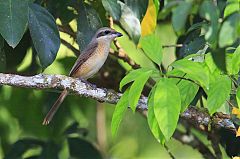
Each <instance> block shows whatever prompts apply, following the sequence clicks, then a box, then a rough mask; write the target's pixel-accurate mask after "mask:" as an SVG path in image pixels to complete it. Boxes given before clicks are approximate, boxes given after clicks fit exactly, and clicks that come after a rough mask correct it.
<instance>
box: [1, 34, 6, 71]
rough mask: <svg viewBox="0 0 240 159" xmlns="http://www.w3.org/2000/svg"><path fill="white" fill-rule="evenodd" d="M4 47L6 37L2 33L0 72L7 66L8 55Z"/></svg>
mask: <svg viewBox="0 0 240 159" xmlns="http://www.w3.org/2000/svg"><path fill="white" fill-rule="evenodd" d="M3 47H4V39H3V38H2V37H1V35H0V72H3V71H4V70H5V68H6V55H5V52H4V49H3Z"/></svg>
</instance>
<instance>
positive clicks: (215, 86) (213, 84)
mask: <svg viewBox="0 0 240 159" xmlns="http://www.w3.org/2000/svg"><path fill="white" fill-rule="evenodd" d="M211 77H212V78H211V80H210V83H209V91H208V92H207V95H208V98H207V108H208V110H209V113H210V114H211V115H212V114H213V113H215V112H216V111H217V109H218V108H220V107H221V106H222V105H223V103H224V102H225V101H226V100H227V98H228V97H229V94H230V91H231V80H230V79H229V78H228V77H227V76H226V75H215V77H214V76H213V75H212V76H211Z"/></svg>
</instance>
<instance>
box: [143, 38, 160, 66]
mask: <svg viewBox="0 0 240 159" xmlns="http://www.w3.org/2000/svg"><path fill="white" fill-rule="evenodd" d="M140 43H141V46H142V48H143V50H144V52H145V53H146V54H147V56H148V57H149V58H150V59H151V60H152V61H154V62H155V63H156V64H158V65H160V64H161V62H162V45H161V41H160V37H159V36H158V35H156V34H151V35H147V36H144V37H142V38H141V41H140Z"/></svg>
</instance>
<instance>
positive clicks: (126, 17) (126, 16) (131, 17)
mask: <svg viewBox="0 0 240 159" xmlns="http://www.w3.org/2000/svg"><path fill="white" fill-rule="evenodd" d="M118 3H119V4H120V6H121V12H122V15H121V18H120V23H121V25H122V27H123V28H124V29H125V30H126V31H127V33H128V34H129V36H130V37H131V38H132V39H133V41H134V43H135V44H138V41H139V38H140V36H141V24H140V21H139V19H138V18H137V17H136V15H135V14H134V12H133V11H132V10H131V9H130V8H129V7H128V6H127V5H126V4H124V3H122V2H120V1H118Z"/></svg>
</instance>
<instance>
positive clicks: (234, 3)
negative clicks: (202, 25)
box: [224, 0, 239, 18]
mask: <svg viewBox="0 0 240 159" xmlns="http://www.w3.org/2000/svg"><path fill="white" fill-rule="evenodd" d="M236 11H239V1H238V0H228V1H227V6H226V7H225V9H224V18H225V17H227V16H229V15H230V14H232V13H233V12H236Z"/></svg>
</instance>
